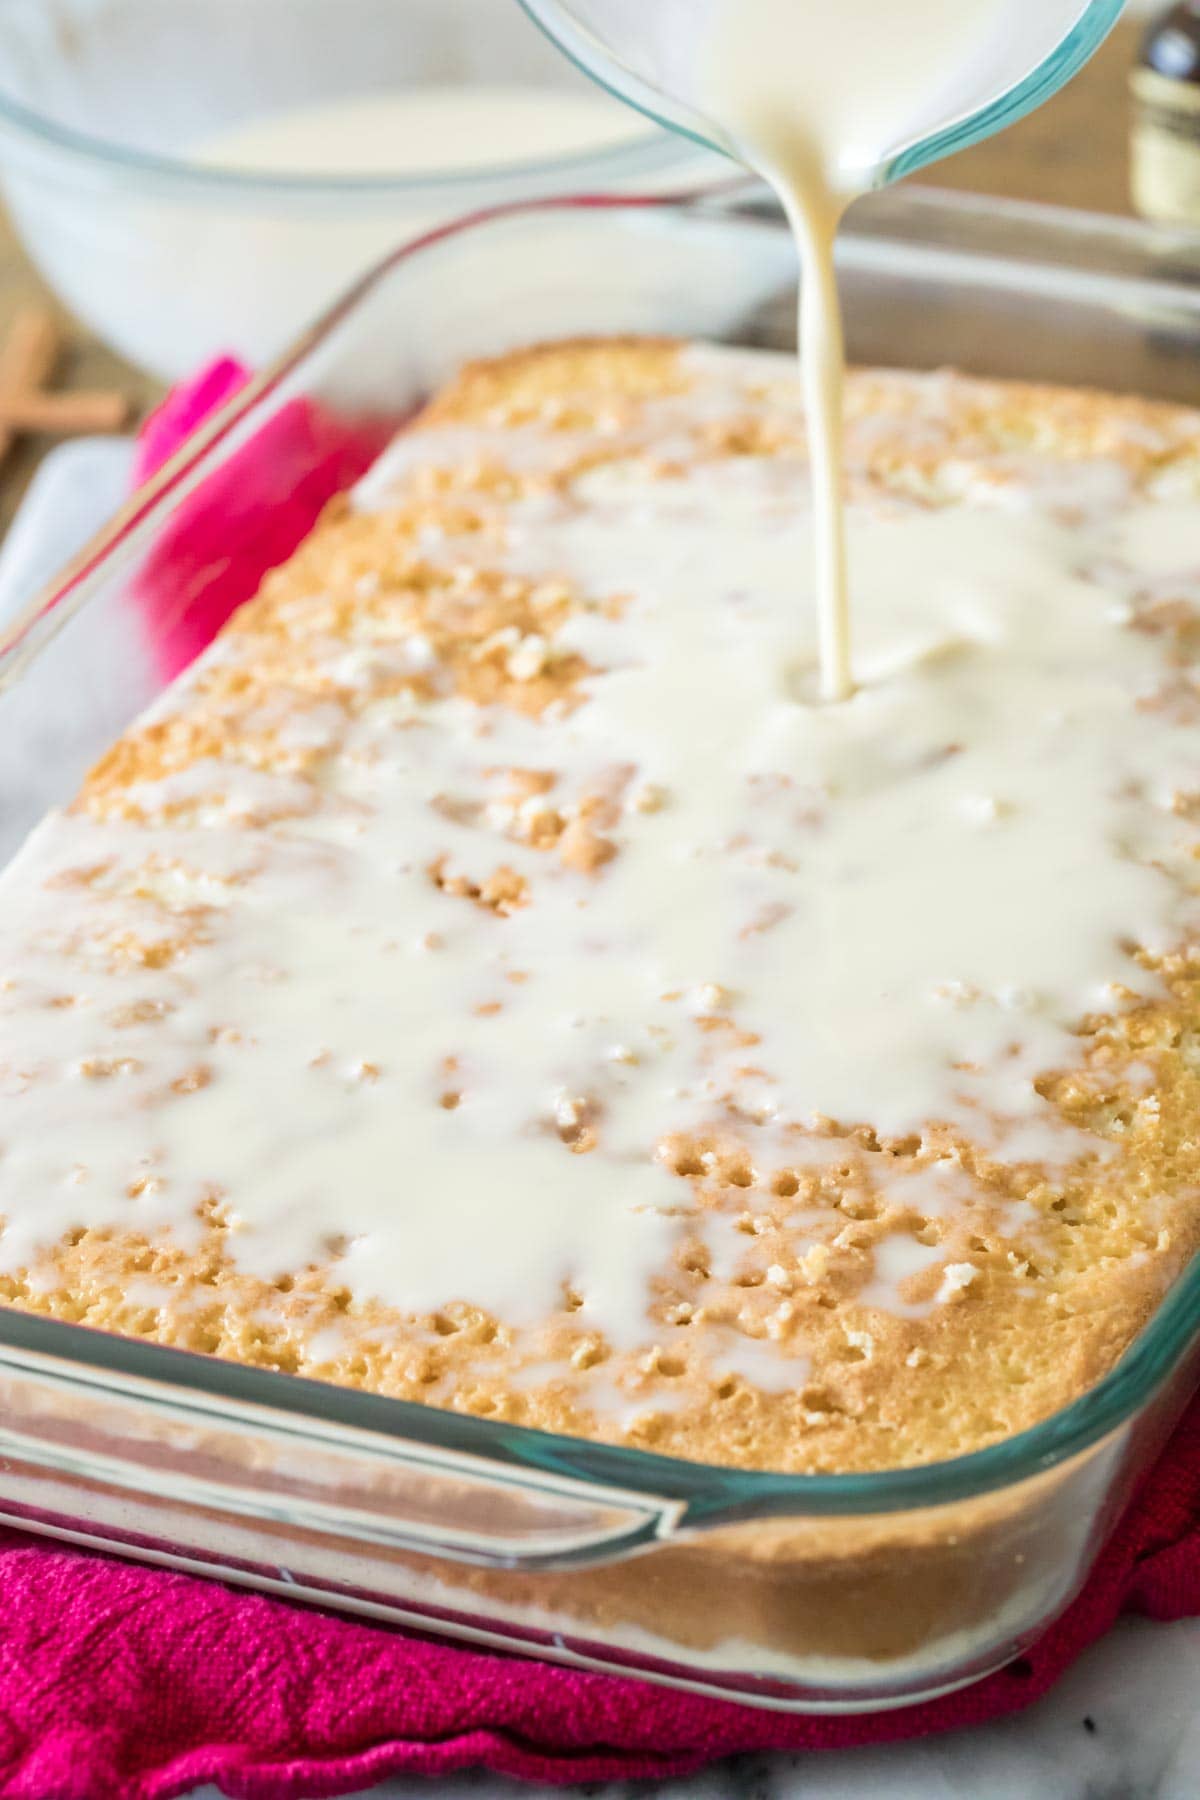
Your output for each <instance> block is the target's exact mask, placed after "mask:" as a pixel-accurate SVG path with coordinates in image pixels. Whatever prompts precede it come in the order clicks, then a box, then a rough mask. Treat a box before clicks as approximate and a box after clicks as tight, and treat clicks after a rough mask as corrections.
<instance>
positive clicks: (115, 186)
mask: <svg viewBox="0 0 1200 1800" xmlns="http://www.w3.org/2000/svg"><path fill="white" fill-rule="evenodd" d="M461 84H478V85H480V86H483V87H486V88H488V89H489V90H491V91H492V92H493V93H494V92H495V90H496V89H497V88H498V87H506V88H518V89H521V90H528V89H529V88H531V87H536V88H549V89H553V90H554V92H555V93H556V94H560V95H563V96H569V95H570V94H571V93H572V92H574V93H576V94H578V95H580V96H581V97H582V99H583V101H584V102H586V103H587V104H588V105H589V106H591V107H592V108H594V109H595V108H598V109H600V111H599V117H600V119H601V122H602V123H601V130H604V129H607V130H608V131H609V133H610V142H609V144H608V146H607V147H604V146H603V144H601V145H600V146H599V147H598V148H595V149H587V148H585V149H583V150H577V151H575V152H574V153H571V154H562V155H558V156H554V157H548V158H542V159H537V158H534V159H528V158H527V159H526V160H520V158H519V156H518V157H517V158H516V159H515V160H508V159H507V153H506V151H505V146H504V144H503V142H498V143H497V144H496V145H495V156H494V158H492V159H491V160H490V161H488V162H486V163H481V162H480V160H479V159H478V153H476V160H475V162H474V165H472V162H471V159H470V153H469V149H467V148H464V161H463V162H460V163H459V164H458V166H451V167H447V168H444V169H433V170H426V171H423V172H422V173H421V174H420V175H419V176H416V177H410V178H408V179H406V178H405V177H404V176H403V174H398V173H391V172H383V173H381V172H380V171H379V166H378V164H376V166H375V169H374V172H371V171H364V172H359V171H357V170H356V169H355V168H354V167H353V166H351V167H350V168H347V167H346V166H345V160H344V159H343V160H342V163H341V164H340V165H339V167H338V168H336V169H331V168H328V167H326V168H324V169H323V168H321V167H316V168H310V167H302V168H300V169H298V170H295V169H292V170H287V169H284V170H280V169H278V168H266V167H264V166H261V165H260V166H255V165H254V164H253V162H251V163H249V164H247V165H246V166H239V165H238V164H237V163H236V162H235V163H234V165H233V166H221V167H212V166H209V165H207V164H206V163H205V162H204V161H203V160H201V153H199V152H198V149H197V147H198V146H200V145H203V144H205V143H206V141H210V140H211V139H212V138H213V137H214V136H215V135H218V134H223V133H227V132H228V131H230V130H242V129H244V128H245V127H247V126H249V125H253V124H254V123H255V122H256V121H261V120H263V119H265V118H268V117H269V116H271V115H277V114H280V113H285V112H288V111H290V110H292V109H296V108H309V107H312V106H315V105H320V106H324V105H326V104H332V103H337V102H342V101H350V100H355V101H357V100H360V99H370V98H373V97H378V96H382V95H388V94H395V93H396V92H397V91H398V90H411V89H415V88H426V89H428V88H430V87H433V86H436V87H439V88H443V89H444V88H445V87H446V86H447V85H456V86H457V85H461ZM606 108H607V109H608V112H609V115H610V116H609V118H608V119H607V120H604V117H603V115H604V109H606ZM614 123H615V129H616V131H617V133H618V134H621V133H623V134H624V135H623V138H622V141H620V142H617V143H613V142H612V141H611V133H612V131H613V128H614ZM705 166H707V169H708V171H709V173H710V174H711V173H713V172H714V171H716V172H718V173H721V174H727V172H728V164H726V163H724V162H722V161H721V160H720V159H718V158H717V157H716V156H712V157H710V158H708V159H701V161H700V163H699V164H698V162H697V155H696V151H695V146H694V145H688V144H686V143H684V142H683V141H682V140H680V139H679V138H677V137H674V136H672V135H671V134H669V133H667V132H664V131H662V130H660V129H659V128H657V127H656V126H651V125H649V124H647V123H645V122H644V121H640V120H638V119H637V118H632V119H631V121H630V120H627V118H626V115H625V114H624V112H623V111H622V109H620V108H619V107H618V106H617V103H616V102H615V101H609V100H608V99H607V97H606V96H601V95H598V94H597V93H596V90H595V89H594V88H593V87H592V86H591V84H590V83H588V82H587V81H585V80H584V78H583V76H582V75H580V74H579V72H578V71H577V70H576V69H574V68H572V67H571V66H570V64H569V63H568V61H567V59H566V58H564V57H562V56H560V55H558V54H556V53H555V51H554V50H553V49H552V48H551V46H550V45H549V44H547V43H546V42H545V40H544V39H543V38H542V37H541V35H540V34H539V33H538V32H537V31H536V30H534V28H533V27H532V26H531V24H530V23H529V21H528V20H527V19H526V18H524V17H523V16H522V14H521V12H520V10H519V9H518V7H517V6H516V5H515V4H514V3H513V0H0V186H2V188H3V192H4V196H5V198H6V199H7V201H8V205H9V208H10V210H11V212H12V215H13V218H14V220H15V222H16V225H17V228H18V230H19V232H20V234H21V236H22V237H23V239H24V241H25V243H26V245H27V247H28V249H29V251H30V253H31V255H32V256H33V258H34V260H35V261H36V262H37V264H38V265H39V267H40V269H41V271H42V273H43V274H44V275H45V276H46V278H47V280H48V281H49V282H50V283H51V285H52V286H53V287H54V288H56V289H57V291H58V292H59V294H61V296H62V297H63V299H64V300H65V301H66V302H67V303H68V305H69V306H71V307H72V308H73V310H74V311H75V312H76V313H78V314H79V316H80V317H81V318H82V319H83V320H84V321H85V322H86V323H87V324H88V325H90V326H91V327H92V328H93V329H94V330H95V331H96V332H97V333H99V335H100V336H101V337H103V338H105V339H107V341H108V342H109V343H110V344H112V345H114V346H115V347H116V348H117V349H118V350H120V351H122V352H123V353H124V354H125V355H126V356H128V357H129V358H130V359H131V360H132V361H134V362H136V363H138V364H140V365H142V366H143V367H145V368H147V369H150V370H151V371H153V372H154V373H155V374H157V375H160V376H163V377H166V378H173V377H176V376H179V375H181V374H183V373H184V372H186V371H187V370H189V369H191V368H192V367H194V366H195V365H196V364H197V363H198V362H199V361H201V360H202V359H204V358H205V357H207V356H210V355H212V354H214V353H216V352H219V351H230V352H233V353H234V354H237V355H239V356H241V357H243V358H244V359H246V360H248V361H250V362H255V363H256V362H261V361H262V360H263V359H265V358H268V357H271V356H273V355H274V354H275V353H276V352H277V351H278V350H279V349H281V348H282V346H283V345H285V344H287V343H288V342H289V341H291V340H292V339H293V338H294V337H295V336H296V334H297V332H298V331H299V330H300V329H302V328H303V327H304V326H305V325H307V324H308V323H309V321H310V320H311V319H313V318H314V317H316V316H317V314H319V313H320V312H321V311H322V310H323V309H324V307H325V306H326V305H327V304H329V302H330V301H331V300H333V299H334V298H335V297H336V296H337V294H338V293H340V292H341V291H342V290H343V289H344V288H345V287H346V286H347V284H348V283H349V282H350V281H351V280H352V279H353V278H354V277H355V276H356V275H358V274H361V273H362V272H363V271H364V270H365V269H367V268H368V267H369V266H371V265H372V264H373V263H375V262H377V261H378V260H379V259H380V258H381V257H382V256H384V255H385V254H386V253H387V252H388V251H389V250H391V249H392V248H394V247H395V246H396V245H397V244H399V243H401V242H403V241H404V240H405V239H407V238H410V237H413V236H416V235H418V234H419V233H420V232H422V231H425V230H428V229H429V228H430V227H432V226H434V225H439V224H442V223H445V222H447V221H448V220H450V219H452V218H458V217H461V216H462V215H463V214H465V213H470V212H473V211H475V210H477V209H479V208H482V207H486V206H491V205H494V204H497V203H499V202H502V201H511V200H515V199H527V198H533V197H536V196H539V195H547V194H561V193H566V192H576V193H578V192H583V191H587V190H600V189H602V190H606V191H614V192H624V193H629V192H636V191H638V190H640V189H643V188H647V189H649V188H653V189H660V188H663V187H673V186H677V185H682V184H684V183H685V182H686V183H690V182H692V181H694V180H695V179H697V178H698V177H699V178H700V179H703V173H704V168H705Z"/></svg>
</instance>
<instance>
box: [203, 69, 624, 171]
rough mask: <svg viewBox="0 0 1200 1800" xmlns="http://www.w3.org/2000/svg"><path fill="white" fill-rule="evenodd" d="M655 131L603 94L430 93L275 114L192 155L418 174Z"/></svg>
mask: <svg viewBox="0 0 1200 1800" xmlns="http://www.w3.org/2000/svg"><path fill="white" fill-rule="evenodd" d="M648 129H649V128H648V126H647V124H646V121H645V120H644V119H642V118H641V117H640V116H639V115H638V114H637V113H634V112H632V111H630V109H629V108H628V107H626V106H622V105H620V104H619V103H618V102H617V101H615V100H610V99H608V98H606V97H605V96H604V95H602V94H600V93H595V94H587V93H584V94H574V93H556V92H554V91H553V90H552V89H547V88H536V87H483V86H479V87H476V86H472V87H423V88H419V89H415V90H412V91H408V92H404V91H400V92H396V93H390V94H361V95H355V96H353V97H352V98H350V99H347V100H340V101H333V102H329V101H326V102H325V103H324V104H322V105H320V106H307V107H297V108H294V109H289V110H288V111H287V112H280V113H271V114H269V115H268V116H267V117H266V118H261V119H252V120H251V121H250V122H249V123H248V124H244V125H236V126H233V127H231V128H230V129H228V130H224V131H221V132H219V133H217V134H216V135H214V136H212V137H209V138H205V139H203V140H202V141H201V142H200V143H199V144H197V145H195V146H193V149H192V156H193V157H194V159H195V160H196V161H197V162H200V163H203V164H205V165H206V166H207V167H210V168H221V169H241V170H245V171H248V172H253V173H255V174H267V173H270V174H276V175H314V176H330V175H336V176H353V175H394V176H409V175H412V176H418V175H434V174H439V173H442V172H445V171H449V170H453V171H455V172H460V171H461V172H462V173H467V172H468V171H470V170H472V169H481V168H486V167H494V166H495V165H497V164H501V163H513V162H526V161H529V162H532V161H539V162H549V161H552V160H553V159H555V158H557V157H560V156H578V155H579V154H580V153H581V152H584V151H592V150H607V149H611V148H613V147H614V146H616V145H618V144H625V143H629V142H631V141H632V140H633V139H635V138H638V137H643V136H645V135H646V133H647V130H648Z"/></svg>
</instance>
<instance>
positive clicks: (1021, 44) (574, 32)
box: [521, 0, 1124, 191]
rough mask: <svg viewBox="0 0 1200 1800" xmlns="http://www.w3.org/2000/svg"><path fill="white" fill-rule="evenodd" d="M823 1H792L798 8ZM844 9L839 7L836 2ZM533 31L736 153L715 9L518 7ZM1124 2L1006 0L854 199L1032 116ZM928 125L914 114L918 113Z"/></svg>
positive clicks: (670, 0)
mask: <svg viewBox="0 0 1200 1800" xmlns="http://www.w3.org/2000/svg"><path fill="white" fill-rule="evenodd" d="M828 3H829V0H795V4H796V5H797V6H798V7H801V6H813V5H817V6H820V5H825V4H828ZM834 3H835V4H840V0H834ZM521 4H522V5H523V6H524V7H525V10H526V11H527V12H528V13H529V14H530V16H531V18H533V20H534V21H535V23H536V24H538V25H540V26H541V28H542V29H543V31H545V32H546V33H547V34H548V35H549V36H550V37H551V38H552V39H553V40H554V41H555V42H556V43H557V44H558V45H559V46H560V48H561V49H563V50H565V51H566V53H567V55H568V56H570V57H571V58H572V59H573V60H574V61H575V62H576V63H577V64H578V65H579V67H580V68H581V69H582V70H583V71H584V72H585V73H586V74H588V75H590V76H591V77H592V79H593V80H595V81H598V82H599V83H600V84H601V85H602V86H604V87H606V88H608V89H609V90H610V91H611V92H613V93H614V94H616V95H617V96H618V97H619V98H620V99H622V100H625V101H627V102H628V103H629V104H630V105H632V106H635V107H637V108H638V109H639V110H640V111H642V112H644V113H646V114H648V115H649V116H650V117H651V118H653V119H656V120H658V121H659V122H660V123H661V124H664V125H669V126H671V127H672V128H673V129H674V130H676V131H680V132H683V133H684V134H686V135H687V136H688V137H691V138H694V139H695V140H696V141H697V142H698V143H700V144H703V145H705V146H707V147H709V148H712V149H716V150H720V151H722V152H723V153H724V154H725V155H728V156H737V155H738V151H737V147H736V145H735V144H734V143H733V142H731V141H730V139H729V137H728V136H727V134H726V133H725V132H724V131H723V130H722V128H721V127H720V126H719V125H718V124H717V123H716V121H715V120H714V119H712V118H711V117H710V116H709V115H708V113H707V112H706V109H705V106H704V103H703V101H702V99H701V98H700V97H699V96H700V95H701V93H702V92H703V81H702V78H701V74H700V68H699V59H700V51H699V46H700V45H701V43H702V42H703V40H704V39H705V37H706V35H707V28H708V26H709V24H710V23H711V21H712V20H713V18H714V17H715V15H716V12H717V9H718V6H719V5H720V4H721V0H521ZM1123 4H1124V0H1007V3H1006V4H1003V5H999V4H998V5H997V7H996V9H995V11H996V18H995V26H994V29H993V31H992V34H991V39H990V41H989V42H988V43H987V44H986V45H985V46H984V48H983V51H982V53H981V54H979V55H977V56H975V57H973V58H972V60H971V63H970V66H969V67H967V68H966V69H964V70H963V71H962V72H961V76H960V78H959V79H958V80H956V81H955V83H954V86H953V89H947V88H942V87H939V86H938V85H937V84H935V85H934V88H933V90H932V92H931V93H930V94H929V95H928V96H926V97H925V99H924V101H923V102H921V101H918V104H917V110H916V113H915V114H914V115H913V116H910V117H909V118H908V119H907V120H906V121H905V122H904V124H903V125H902V126H901V127H899V128H898V138H897V141H896V142H894V143H890V144H887V145H876V146H872V149H871V154H870V158H869V165H868V166H862V167H859V168H857V169H856V170H855V172H854V173H855V181H854V185H855V186H856V187H857V188H858V189H859V190H860V191H862V190H865V189H867V188H874V187H882V186H883V185H884V183H885V182H889V181H894V180H896V179H898V178H899V177H900V176H901V175H907V174H910V173H911V172H912V171H913V170H914V169H920V168H923V167H924V166H925V165H926V164H927V163H931V162H935V161H937V159H938V158H939V157H942V156H947V155H949V154H950V152H951V151H953V150H962V149H965V148H966V147H967V146H968V145H969V144H974V143H978V142H979V140H980V139H981V138H985V137H989V136H990V135H991V134H992V133H993V132H995V131H999V130H1000V129H1001V128H1002V127H1003V126H1005V125H1010V124H1012V123H1013V121H1014V120H1016V119H1019V118H1022V117H1023V116H1024V115H1025V114H1026V113H1028V112H1032V111H1033V109H1034V108H1035V107H1037V106H1040V105H1041V103H1042V102H1043V101H1044V100H1047V99H1049V97H1050V95H1051V94H1053V93H1055V92H1056V90H1057V89H1058V88H1060V87H1062V86H1063V84H1064V83H1065V82H1066V81H1068V80H1069V79H1070V77H1071V76H1072V75H1073V74H1074V73H1075V72H1076V70H1077V69H1079V68H1081V67H1082V65H1083V64H1084V63H1085V62H1086V61H1087V59H1088V57H1089V56H1090V55H1091V54H1092V52H1093V51H1094V50H1095V49H1096V48H1097V47H1098V45H1099V44H1100V43H1101V42H1102V40H1103V39H1104V37H1105V36H1106V34H1107V32H1108V30H1109V28H1110V27H1111V26H1112V25H1113V23H1114V22H1115V20H1116V18H1117V16H1118V14H1119V13H1120V11H1121V8H1122V5H1123ZM881 18H882V19H883V21H884V23H883V24H882V25H881V26H880V29H879V32H878V34H877V38H876V41H875V43H874V44H870V45H866V46H863V45H862V44H861V41H860V43H859V44H858V45H857V46H856V48H858V49H861V50H863V52H864V53H872V54H876V55H882V56H884V57H886V56H887V54H888V42H887V35H886V34H887V33H889V32H892V33H903V30H904V5H903V0H898V3H897V5H896V6H895V7H894V8H889V9H887V10H886V11H884V10H883V9H881ZM922 113H923V114H924V116H921V114H922Z"/></svg>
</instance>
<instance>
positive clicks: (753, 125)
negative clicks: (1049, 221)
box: [698, 0, 1005, 701]
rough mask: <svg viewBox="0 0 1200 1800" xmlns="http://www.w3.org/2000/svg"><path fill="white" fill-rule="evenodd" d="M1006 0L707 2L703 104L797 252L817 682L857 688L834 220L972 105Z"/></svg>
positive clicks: (828, 695) (825, 688) (828, 693)
mask: <svg viewBox="0 0 1200 1800" xmlns="http://www.w3.org/2000/svg"><path fill="white" fill-rule="evenodd" d="M1004 14H1005V0H908V3H907V4H906V6H905V7H904V9H903V16H902V20H898V18H897V13H896V9H895V8H894V7H893V6H892V5H891V4H890V0H838V4H837V5H834V6H830V5H825V4H823V3H822V0H715V4H714V6H713V9H712V15H711V24H710V26H709V29H708V33H707V39H706V41H705V43H704V44H703V46H702V49H701V54H700V67H699V70H698V75H699V84H700V88H701V97H702V100H703V104H704V108H705V111H706V112H707V113H708V115H709V117H710V118H711V119H712V120H714V121H715V123H716V124H717V125H719V126H720V128H721V129H722V131H723V133H724V135H725V137H726V138H727V140H728V142H729V143H730V145H731V146H732V147H733V148H734V149H736V150H737V152H738V153H739V154H740V155H741V156H742V158H743V159H744V160H745V161H746V162H747V163H748V164H749V165H750V166H751V167H752V168H754V169H756V170H757V171H758V173H759V174H760V175H762V176H763V177H764V178H765V179H766V180H768V181H769V182H770V183H771V185H772V186H773V187H774V188H775V190H776V192H777V194H778V195H779V198H780V200H781V201H782V203H783V206H784V209H785V211H786V213H787V216H788V221H789V223H790V225H791V228H792V232H793V234H794V236H795V239H796V247H797V250H798V252H799V256H800V264H801V273H802V283H801V304H800V321H799V342H800V355H801V366H802V372H803V381H804V401H805V410H806V414H807V421H808V434H809V454H810V460H811V466H812V505H813V532H814V541H815V573H816V590H817V604H818V619H819V646H820V663H821V671H820V685H821V697H822V698H823V699H825V700H831V701H836V700H845V699H847V698H848V697H849V695H850V694H851V693H852V692H853V690H854V681H853V675H852V668H851V637H850V603H849V591H848V589H849V583H848V577H847V549H846V529H845V519H844V514H843V496H842V383H843V374H844V362H845V357H844V350H843V341H842V322H841V309H840V306H839V303H838V294H837V282H836V278H835V274H834V265H833V247H834V239H835V237H836V235H837V228H838V225H839V223H840V221H841V218H842V215H843V214H844V213H845V211H846V208H847V207H848V206H849V204H850V202H851V201H852V200H854V199H855V198H856V197H857V196H858V195H859V194H861V193H863V192H865V190H866V189H867V187H869V186H870V185H871V183H872V181H873V180H874V179H875V178H876V174H877V171H878V169H879V167H880V166H881V164H882V163H883V162H884V161H885V159H886V156H887V154H888V153H889V152H890V151H892V150H895V149H897V148H899V147H901V146H902V145H903V144H904V143H905V142H907V141H909V140H910V139H911V137H912V136H913V135H914V132H913V121H914V119H915V118H917V117H919V116H928V114H929V113H930V111H931V108H930V105H929V102H930V101H939V102H941V103H942V110H943V113H944V116H945V117H946V118H947V119H950V118H953V117H955V116H956V112H957V113H962V112H966V111H968V110H969V105H968V104H966V103H964V104H963V105H961V106H959V107H957V108H956V106H955V100H954V96H955V94H956V92H957V91H958V90H959V89H961V90H962V91H963V93H964V94H966V93H969V92H971V91H973V90H974V88H975V86H976V85H977V78H978V74H979V70H980V67H981V65H983V64H985V63H986V61H987V59H989V57H990V56H991V55H992V54H993V53H994V52H995V50H996V48H997V46H998V45H999V44H1000V43H1002V41H1003V37H1002V33H1003V28H1004Z"/></svg>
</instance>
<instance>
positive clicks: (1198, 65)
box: [1130, 0, 1200, 228]
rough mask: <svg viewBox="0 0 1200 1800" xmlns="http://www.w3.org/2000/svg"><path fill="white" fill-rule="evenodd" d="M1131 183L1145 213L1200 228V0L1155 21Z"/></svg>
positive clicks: (1146, 42) (1136, 83) (1139, 72)
mask: <svg viewBox="0 0 1200 1800" xmlns="http://www.w3.org/2000/svg"><path fill="white" fill-rule="evenodd" d="M1132 90H1133V130H1132V137H1131V143H1130V186H1131V192H1132V198H1133V204H1134V206H1135V208H1136V209H1137V211H1138V212H1140V213H1141V214H1142V215H1143V217H1144V218H1147V219H1154V220H1157V221H1159V222H1161V223H1162V224H1166V225H1195V226H1196V227H1197V228H1200V0H1178V4H1176V5H1175V6H1172V7H1170V8H1169V9H1168V10H1167V11H1166V12H1163V13H1161V14H1160V15H1159V16H1158V17H1157V18H1156V19H1155V20H1154V21H1153V22H1152V23H1151V24H1150V26H1149V27H1148V28H1147V30H1146V33H1145V35H1144V37H1143V39H1142V44H1141V50H1140V52H1139V55H1138V59H1137V63H1136V64H1135V66H1134V69H1133V74H1132Z"/></svg>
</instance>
